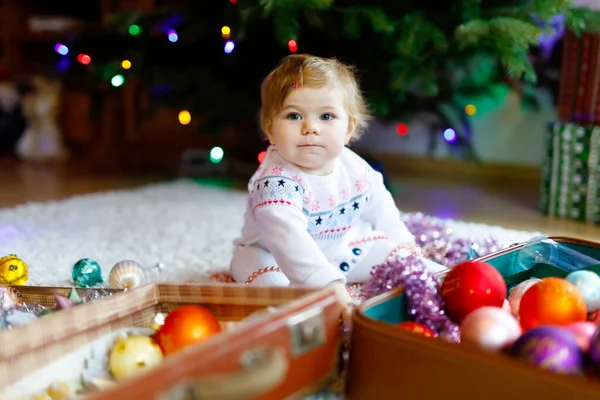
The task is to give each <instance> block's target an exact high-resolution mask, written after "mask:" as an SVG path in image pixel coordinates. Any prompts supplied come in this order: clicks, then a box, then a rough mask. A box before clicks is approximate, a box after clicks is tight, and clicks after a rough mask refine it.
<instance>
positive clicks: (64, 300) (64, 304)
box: [54, 294, 79, 310]
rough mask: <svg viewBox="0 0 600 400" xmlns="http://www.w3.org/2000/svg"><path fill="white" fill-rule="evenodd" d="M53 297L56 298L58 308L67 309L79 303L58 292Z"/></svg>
mask: <svg viewBox="0 0 600 400" xmlns="http://www.w3.org/2000/svg"><path fill="white" fill-rule="evenodd" d="M54 299H55V300H56V305H57V306H58V308H59V309H60V310H68V309H69V308H71V307H74V306H76V305H77V304H79V303H77V302H75V301H73V300H71V299H69V298H68V297H65V296H61V295H59V294H55V295H54Z"/></svg>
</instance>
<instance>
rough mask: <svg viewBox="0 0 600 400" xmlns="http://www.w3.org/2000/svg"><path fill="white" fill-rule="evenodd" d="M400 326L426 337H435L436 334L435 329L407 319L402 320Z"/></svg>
mask: <svg viewBox="0 0 600 400" xmlns="http://www.w3.org/2000/svg"><path fill="white" fill-rule="evenodd" d="M397 326H398V328H400V329H404V330H406V331H409V332H410V333H414V334H417V335H421V336H425V337H435V336H436V334H435V332H434V331H432V330H431V329H429V328H428V327H426V326H425V325H423V324H419V323H418V322H412V321H405V322H401V323H399V324H398V325H397Z"/></svg>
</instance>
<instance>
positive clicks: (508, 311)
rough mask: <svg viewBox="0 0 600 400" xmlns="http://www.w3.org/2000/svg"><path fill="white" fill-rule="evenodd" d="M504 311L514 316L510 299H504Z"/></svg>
mask: <svg viewBox="0 0 600 400" xmlns="http://www.w3.org/2000/svg"><path fill="white" fill-rule="evenodd" d="M502 309H503V310H504V311H506V312H507V313H509V314H512V308H511V307H510V303H509V302H508V299H504V303H503V304H502Z"/></svg>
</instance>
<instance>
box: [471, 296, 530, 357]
mask: <svg viewBox="0 0 600 400" xmlns="http://www.w3.org/2000/svg"><path fill="white" fill-rule="evenodd" d="M460 332H461V336H460V338H461V342H471V343H474V344H476V345H477V346H479V347H481V348H484V349H486V350H492V351H498V350H501V349H503V348H505V347H507V346H510V345H512V344H513V343H514V342H515V340H517V339H518V338H519V336H521V326H520V325H519V322H518V321H517V320H516V318H515V317H513V316H512V314H511V313H509V312H506V311H505V310H503V309H502V308H499V307H493V306H484V307H480V308H478V309H476V310H474V311H472V312H471V313H469V314H468V315H467V316H466V317H465V318H464V319H463V321H462V322H461V324H460Z"/></svg>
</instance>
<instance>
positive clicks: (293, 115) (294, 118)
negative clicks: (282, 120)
mask: <svg viewBox="0 0 600 400" xmlns="http://www.w3.org/2000/svg"><path fill="white" fill-rule="evenodd" d="M286 118H287V119H291V120H292V121H298V120H300V114H298V113H290V114H288V115H287V117H286Z"/></svg>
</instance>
